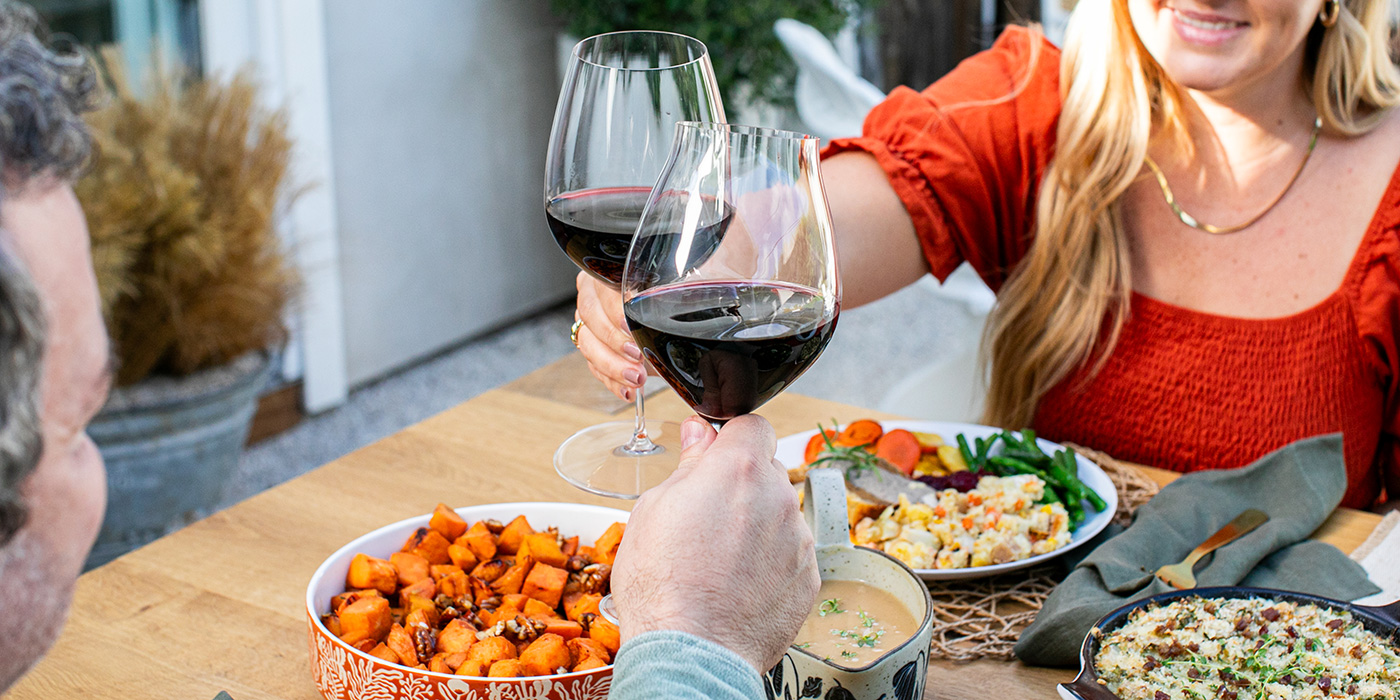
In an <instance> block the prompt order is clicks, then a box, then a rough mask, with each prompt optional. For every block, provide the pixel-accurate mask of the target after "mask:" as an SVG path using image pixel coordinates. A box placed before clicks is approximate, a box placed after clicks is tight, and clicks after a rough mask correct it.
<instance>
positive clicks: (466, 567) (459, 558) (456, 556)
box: [447, 544, 481, 571]
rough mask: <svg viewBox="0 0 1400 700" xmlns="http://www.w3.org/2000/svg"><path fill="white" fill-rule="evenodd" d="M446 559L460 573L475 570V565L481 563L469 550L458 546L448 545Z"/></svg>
mask: <svg viewBox="0 0 1400 700" xmlns="http://www.w3.org/2000/svg"><path fill="white" fill-rule="evenodd" d="M447 557H448V558H449V559H451V560H452V563H453V564H454V565H456V566H457V568H459V569H461V570H462V571H471V570H472V569H475V568H476V565H477V564H480V563H481V561H480V560H478V559H477V558H476V555H475V554H472V550H471V549H470V548H468V547H466V546H465V545H460V544H450V545H448V546H447Z"/></svg>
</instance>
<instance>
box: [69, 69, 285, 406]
mask: <svg viewBox="0 0 1400 700" xmlns="http://www.w3.org/2000/svg"><path fill="white" fill-rule="evenodd" d="M117 58H118V57H117V56H116V55H115V53H114V52H108V53H104V56H103V59H104V60H103V63H104V64H105V67H106V68H107V71H106V72H107V75H108V76H109V78H110V80H109V84H110V86H111V96H110V98H109V99H108V102H107V103H106V104H105V105H104V106H103V108H102V109H100V110H98V111H96V112H94V113H92V114H91V115H89V118H88V123H89V124H90V125H91V127H92V131H93V137H94V140H95V143H96V145H97V150H96V155H95V157H94V160H93V164H92V167H91V169H90V170H89V171H88V173H87V174H86V175H85V176H84V177H83V178H82V179H81V180H80V181H79V182H78V183H77V185H76V187H75V189H76V192H77V195H78V199H79V201H81V203H82V206H83V210H84V211H85V212H86V214H87V221H88V228H89V231H90V234H91V237H92V253H93V262H94V267H95V268H96V270H97V278H98V287H99V289H100V291H101V293H102V304H103V310H104V312H105V314H106V318H107V324H108V330H109V333H110V334H111V337H112V342H113V345H114V348H115V352H116V355H117V357H118V358H119V360H120V362H119V365H118V376H117V383H118V385H127V384H132V383H135V382H138V381H140V380H142V379H144V378H146V377H148V376H151V375H173V376H184V375H188V374H191V373H193V372H197V371H199V370H202V369H207V368H210V367H216V366H221V365H224V364H227V363H228V362H229V361H231V360H233V359H235V358H237V357H239V356H241V355H244V354H246V353H248V352H252V351H258V350H267V349H269V348H272V347H274V346H275V345H277V344H279V343H281V342H282V341H283V340H284V338H285V335H286V330H285V328H284V325H283V318H284V310H285V308H286V306H287V304H288V303H289V302H290V301H291V300H292V298H293V294H294V290H295V289H296V285H297V275H296V272H295V270H294V268H293V267H292V266H291V264H290V263H289V261H288V259H287V256H286V255H284V251H283V248H282V243H281V241H280V239H279V237H278V235H277V232H276V230H275V229H274V221H275V218H276V216H277V213H278V212H279V211H281V209H280V207H282V206H285V205H286V204H287V203H288V202H289V201H290V199H292V198H293V197H294V196H295V193H290V192H288V191H286V188H284V180H285V176H286V173H287V167H288V161H289V157H290V153H291V141H290V139H289V138H288V135H287V120H286V115H285V114H283V113H282V112H280V111H270V110H267V109H265V108H263V107H262V106H260V105H259V103H258V99H257V94H258V87H257V84H256V82H255V81H254V80H253V79H252V78H251V77H250V75H248V74H247V73H239V74H237V75H235V76H233V77H232V78H231V79H228V80H221V79H219V78H210V79H192V78H191V77H190V76H189V75H186V74H183V73H180V72H176V71H171V70H166V71H158V72H156V74H155V75H154V76H153V77H152V78H151V79H150V80H149V81H148V82H149V84H147V85H143V86H142V90H141V91H140V93H139V94H138V93H137V92H136V91H134V90H133V89H132V86H131V84H130V82H129V80H128V78H127V77H126V76H125V75H124V74H123V73H122V71H121V70H120V66H121V65H122V62H121V61H120V60H117ZM156 65H159V62H157V63H156Z"/></svg>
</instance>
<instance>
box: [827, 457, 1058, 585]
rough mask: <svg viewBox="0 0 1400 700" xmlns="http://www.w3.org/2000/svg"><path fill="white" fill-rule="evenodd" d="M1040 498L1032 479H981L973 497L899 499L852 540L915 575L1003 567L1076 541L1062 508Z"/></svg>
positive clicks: (1041, 488) (947, 494) (947, 492)
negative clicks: (922, 571) (927, 571)
mask: <svg viewBox="0 0 1400 700" xmlns="http://www.w3.org/2000/svg"><path fill="white" fill-rule="evenodd" d="M1044 497H1045V482H1044V481H1042V480H1040V479H1039V478H1037V477H1035V476H1031V475H1017V476H1006V477H997V476H984V477H982V478H981V479H979V480H978V482H977V488H974V489H972V490H971V491H968V492H966V493H960V492H958V491H957V490H955V489H944V490H942V491H939V492H937V496H936V498H934V497H932V496H930V497H929V499H930V501H929V502H926V503H912V502H910V501H909V499H907V498H905V497H904V496H903V495H900V497H899V503H898V504H897V505H895V506H891V507H889V508H886V509H885V510H884V512H882V513H881V514H880V516H879V517H878V518H865V519H863V520H861V521H860V522H858V523H856V526H855V528H854V529H853V530H852V533H851V538H852V541H853V542H854V543H855V544H858V545H864V546H867V547H873V548H875V549H879V550H880V551H882V552H884V553H886V554H888V555H890V556H892V557H894V558H896V559H898V560H900V561H902V562H904V563H905V564H906V565H908V566H909V567H910V568H912V569H962V568H967V567H970V566H988V565H992V564H1005V563H1007V562H1012V561H1019V560H1021V559H1026V558H1029V557H1032V556H1035V555H1037V554H1044V553H1046V552H1053V551H1055V550H1057V549H1060V548H1061V547H1064V546H1065V545H1067V544H1069V543H1070V540H1071V539H1073V533H1071V532H1070V525H1069V514H1068V513H1067V512H1066V511H1065V507H1064V505H1062V504H1060V503H1044V502H1042V499H1043V498H1044Z"/></svg>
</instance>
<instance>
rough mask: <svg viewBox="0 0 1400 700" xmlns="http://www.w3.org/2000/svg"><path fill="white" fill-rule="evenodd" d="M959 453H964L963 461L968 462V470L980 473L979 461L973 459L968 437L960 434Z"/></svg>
mask: <svg viewBox="0 0 1400 700" xmlns="http://www.w3.org/2000/svg"><path fill="white" fill-rule="evenodd" d="M958 451H959V452H961V453H962V458H963V461H964V462H967V468H968V469H971V470H972V471H980V470H979V469H978V464H977V460H975V459H973V458H972V448H971V447H968V446H967V436H966V435H963V434H962V433H958Z"/></svg>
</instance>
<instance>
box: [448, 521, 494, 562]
mask: <svg viewBox="0 0 1400 700" xmlns="http://www.w3.org/2000/svg"><path fill="white" fill-rule="evenodd" d="M457 544H460V545H463V546H465V547H466V548H467V549H470V550H472V554H475V555H476V558H477V559H478V560H480V561H486V560H488V559H491V558H492V557H495V556H496V536H495V535H493V534H491V531H490V530H488V529H487V528H486V522H485V521H480V522H477V523H476V524H474V525H472V526H471V527H469V528H467V532H466V533H465V534H463V535H462V537H461V538H459V539H458V541H457Z"/></svg>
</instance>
